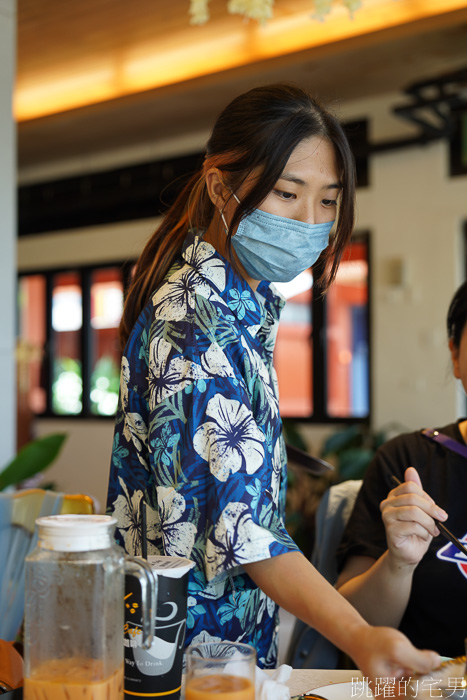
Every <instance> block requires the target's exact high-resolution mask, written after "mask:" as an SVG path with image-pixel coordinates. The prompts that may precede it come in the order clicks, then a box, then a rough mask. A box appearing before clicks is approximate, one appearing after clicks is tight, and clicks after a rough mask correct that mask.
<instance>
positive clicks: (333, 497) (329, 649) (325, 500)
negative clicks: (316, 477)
mask: <svg viewBox="0 0 467 700" xmlns="http://www.w3.org/2000/svg"><path fill="white" fill-rule="evenodd" d="M361 485H362V481H361V480H359V479H355V480H349V481H342V482H341V483H339V484H334V485H333V486H331V487H330V488H329V489H327V491H325V493H324V495H323V497H322V499H321V501H320V504H319V506H318V508H317V511H316V532H315V541H314V547H313V552H312V555H311V563H312V564H313V566H314V567H315V568H316V569H317V570H318V571H319V572H320V574H322V575H323V576H324V578H325V579H327V580H328V581H329V583H332V584H333V585H334V584H335V583H336V581H337V575H338V571H337V561H336V550H337V547H338V546H339V543H340V541H341V539H342V535H343V534H344V529H345V526H346V525H347V521H348V519H349V517H350V514H351V512H352V509H353V506H354V503H355V499H356V498H357V495H358V492H359V491H360V487H361ZM339 656H340V652H339V649H338V648H337V647H335V646H334V645H333V644H332V643H331V642H330V641H329V640H328V639H326V637H323V635H321V634H320V633H319V632H317V631H316V630H315V629H313V627H309V626H308V625H306V624H305V623H304V622H302V621H301V620H297V621H296V623H295V626H294V629H293V632H292V638H291V641H290V644H289V648H288V650H287V658H286V663H288V664H289V665H290V666H292V667H293V668H330V669H333V668H337V666H338V663H339Z"/></svg>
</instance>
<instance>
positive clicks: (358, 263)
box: [326, 242, 370, 418]
mask: <svg viewBox="0 0 467 700" xmlns="http://www.w3.org/2000/svg"><path fill="white" fill-rule="evenodd" d="M326 336H327V343H326V351H327V352H326V355H327V356H326V370H327V413H328V415H329V416H332V417H337V418H341V417H342V418H350V417H352V418H363V417H366V416H368V414H369V408H370V407H369V358H368V259H367V246H366V245H365V243H363V242H360V243H352V245H351V246H350V248H349V251H348V253H347V254H346V256H345V258H344V260H343V261H342V262H341V264H340V266H339V270H338V272H337V277H336V280H335V282H334V284H333V285H332V286H331V288H330V289H329V291H328V293H327V295H326Z"/></svg>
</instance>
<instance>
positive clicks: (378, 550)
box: [336, 435, 412, 572]
mask: <svg viewBox="0 0 467 700" xmlns="http://www.w3.org/2000/svg"><path fill="white" fill-rule="evenodd" d="M411 438H412V435H406V436H399V437H397V438H394V439H393V440H390V441H389V442H387V443H385V444H384V445H383V446H382V447H380V448H379V450H378V451H377V453H376V455H375V457H374V458H373V461H372V462H371V464H370V466H369V467H368V470H367V473H366V474H365V478H364V480H363V484H362V488H361V489H360V492H359V494H358V496H357V500H356V501H355V505H354V508H353V510H352V513H351V515H350V518H349V522H348V523H347V526H346V528H345V531H344V534H343V536H342V540H341V543H340V545H339V547H338V549H337V554H336V556H337V566H338V571H339V572H340V571H342V569H343V568H344V564H345V562H346V561H347V559H348V558H349V557H351V556H356V555H361V556H368V557H373V558H374V559H379V557H380V556H381V555H382V554H383V552H385V550H386V549H387V543H386V532H385V529H384V524H383V520H382V517H381V511H380V503H381V501H383V500H384V499H385V498H386V496H387V495H388V493H389V491H390V490H391V489H393V488H394V483H393V482H392V480H391V474H394V475H395V476H396V477H397V478H398V479H400V480H401V481H403V479H404V471H405V469H406V468H407V467H410V466H411V461H410V460H411V454H410V453H411V450H410V442H411ZM407 443H409V444H407Z"/></svg>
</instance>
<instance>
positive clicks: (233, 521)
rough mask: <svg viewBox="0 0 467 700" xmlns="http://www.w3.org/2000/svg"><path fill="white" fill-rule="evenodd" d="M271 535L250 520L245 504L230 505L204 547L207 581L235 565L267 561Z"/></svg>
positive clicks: (225, 509) (271, 540)
mask: <svg viewBox="0 0 467 700" xmlns="http://www.w3.org/2000/svg"><path fill="white" fill-rule="evenodd" d="M273 542H274V537H273V536H272V534H271V533H270V532H269V531H268V530H265V529H264V528H262V527H260V526H259V525H257V524H256V523H254V522H253V520H252V519H251V513H250V511H249V510H248V506H247V505H246V503H238V502H237V503H229V505H228V506H226V507H225V508H224V510H223V511H222V513H221V516H220V518H219V520H218V522H217V524H216V527H215V530H214V536H211V538H210V539H209V540H208V541H207V544H206V573H207V577H208V579H212V578H214V577H215V576H217V575H218V574H220V573H222V572H224V571H225V570H226V569H230V568H232V567H233V566H236V565H238V564H243V563H245V564H247V563H249V562H252V561H260V560H261V559H268V558H269V556H270V554H269V545H270V544H272V543H273Z"/></svg>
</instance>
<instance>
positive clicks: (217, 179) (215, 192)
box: [205, 168, 226, 209]
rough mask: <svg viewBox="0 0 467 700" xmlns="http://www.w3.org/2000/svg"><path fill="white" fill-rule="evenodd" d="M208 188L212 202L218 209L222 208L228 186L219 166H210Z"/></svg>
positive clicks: (207, 172) (207, 173)
mask: <svg viewBox="0 0 467 700" xmlns="http://www.w3.org/2000/svg"><path fill="white" fill-rule="evenodd" d="M205 177H206V188H207V190H208V195H209V198H210V200H211V202H212V203H213V204H214V206H215V207H217V208H218V209H222V208H223V206H224V204H225V202H226V198H225V191H226V187H225V185H224V181H223V179H222V172H221V171H220V170H219V168H209V170H207V171H206V175H205Z"/></svg>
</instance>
